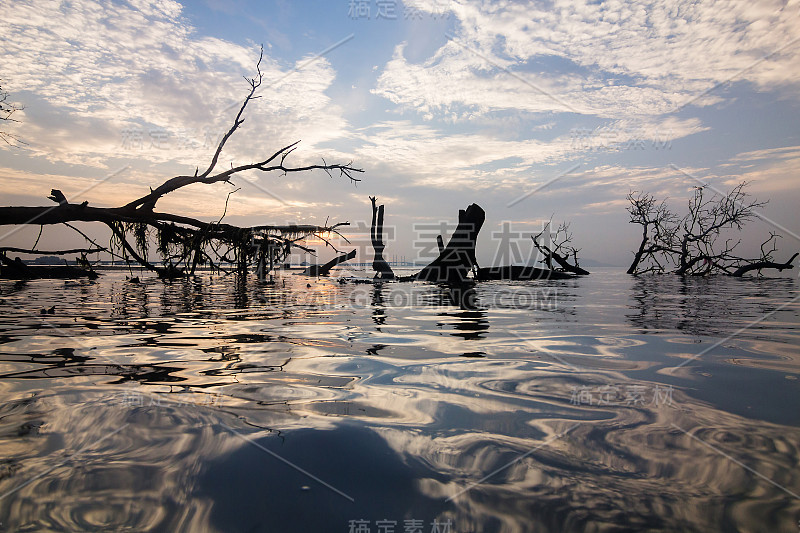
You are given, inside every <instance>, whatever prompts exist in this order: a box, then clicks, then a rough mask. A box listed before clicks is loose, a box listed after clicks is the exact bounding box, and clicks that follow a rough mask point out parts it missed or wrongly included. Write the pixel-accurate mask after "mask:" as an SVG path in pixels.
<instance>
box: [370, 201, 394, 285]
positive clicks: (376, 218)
mask: <svg viewBox="0 0 800 533" xmlns="http://www.w3.org/2000/svg"><path fill="white" fill-rule="evenodd" d="M369 199H370V201H371V202H372V225H371V226H370V231H369V236H370V240H371V241H372V249H373V250H374V254H375V255H374V259H373V260H372V269H373V270H374V271H375V278H377V279H394V272H393V271H392V267H391V266H389V263H387V262H386V259H384V257H383V250H384V249H385V248H386V243H384V242H383V204H381V205H380V206H378V205H376V202H377V198H376V197H375V196H370V197H369Z"/></svg>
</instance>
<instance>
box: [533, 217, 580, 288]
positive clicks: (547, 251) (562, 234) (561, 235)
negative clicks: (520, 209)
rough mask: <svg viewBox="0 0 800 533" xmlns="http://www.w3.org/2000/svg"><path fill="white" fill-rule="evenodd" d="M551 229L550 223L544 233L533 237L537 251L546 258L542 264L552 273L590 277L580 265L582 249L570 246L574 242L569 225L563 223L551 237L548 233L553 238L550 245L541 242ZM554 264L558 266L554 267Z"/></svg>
mask: <svg viewBox="0 0 800 533" xmlns="http://www.w3.org/2000/svg"><path fill="white" fill-rule="evenodd" d="M549 227H550V222H548V223H547V224H546V225H545V227H544V229H542V231H540V232H539V233H537V234H536V235H531V239H533V245H534V246H536V249H537V250H539V252H540V253H541V254H542V255H543V256H544V259H542V260H541V261H540V262H542V263H544V264H546V265H547V268H549V269H550V270H552V271H557V272H569V273H571V274H577V275H579V276H587V275H589V272H588V271H587V270H584V269H583V268H581V267H580V265H579V264H578V252H580V249H578V248H575V247H574V246H572V245H570V243H571V242H572V233H570V231H569V224H566V223H562V224H560V225H559V226H558V229H556V232H555V233H554V234H552V235H551V234H549V233H548V236H549V237H551V242H550V245H548V244H546V243H544V242H539V239H541V237H542V235H543V234H544V232H545V231H547V230H548V228H549ZM551 246H552V248H551ZM570 256H572V263H570V262H569V258H570ZM553 262H555V264H556V265H558V266H554V265H553Z"/></svg>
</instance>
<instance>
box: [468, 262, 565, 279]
mask: <svg viewBox="0 0 800 533" xmlns="http://www.w3.org/2000/svg"><path fill="white" fill-rule="evenodd" d="M574 277H575V276H574V275H573V274H568V273H566V272H559V271H558V270H550V269H546V268H537V267H534V266H528V265H507V266H493V267H484V268H479V269H478V270H477V272H476V274H475V279H476V280H477V281H490V280H501V281H532V280H537V279H572V278H574Z"/></svg>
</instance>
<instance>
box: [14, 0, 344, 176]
mask: <svg viewBox="0 0 800 533" xmlns="http://www.w3.org/2000/svg"><path fill="white" fill-rule="evenodd" d="M4 13H5V14H4V17H3V19H2V20H1V21H0V60H2V61H3V64H5V65H13V68H12V69H10V70H9V71H7V72H5V73H4V82H5V83H6V84H7V88H8V89H9V90H10V91H11V92H12V93H14V95H15V97H17V98H18V99H19V98H22V97H23V96H25V95H27V96H28V100H29V101H28V102H26V105H27V107H28V110H29V112H28V115H27V117H26V122H25V131H24V134H23V135H24V136H23V138H24V139H25V140H26V141H27V142H28V143H29V146H28V147H27V151H26V152H25V153H26V154H27V155H30V156H33V157H45V158H47V159H49V160H51V161H61V162H66V163H71V164H84V165H90V166H103V165H104V159H105V158H108V157H112V156H113V157H135V158H144V159H147V160H149V161H153V162H162V163H163V162H170V161H171V162H174V163H179V164H181V165H193V164H198V163H200V164H202V162H204V161H208V160H209V158H210V154H211V153H212V151H213V144H214V143H210V142H209V138H210V137H211V138H213V139H218V138H219V136H220V135H221V134H222V133H223V132H224V131H226V130H227V129H228V128H229V127H230V125H231V123H232V120H233V116H234V115H235V113H236V111H237V110H238V108H239V106H240V104H241V102H242V100H243V99H244V96H245V94H246V92H247V89H248V86H247V84H246V83H245V82H244V81H243V80H242V78H241V76H242V74H245V75H248V76H252V75H253V74H254V72H255V63H256V59H257V58H258V49H257V47H256V46H255V45H253V46H251V47H243V46H240V45H238V44H234V43H231V42H228V41H224V40H221V39H217V38H213V37H206V36H200V35H197V34H196V32H195V30H194V28H193V27H192V26H191V25H190V24H189V23H188V22H187V21H186V20H185V19H184V18H182V6H181V5H180V4H178V3H177V2H172V1H169V0H162V1H160V2H129V3H128V4H121V3H113V2H108V1H106V2H99V3H97V2H90V1H86V0H78V1H75V2H69V3H62V2H58V1H49V2H48V1H39V2H18V3H15V5H14V6H11V7H8V8H7V9H6V10H4ZM309 59H311V58H310V57H305V58H302V59H301V60H299V61H298V62H297V63H296V64H294V65H282V64H280V63H279V62H278V61H277V60H276V59H274V58H271V57H270V56H269V55H268V54H267V55H265V57H264V59H263V60H262V63H261V70H262V72H263V74H264V83H263V86H262V87H261V89H260V90H259V94H260V95H262V96H263V98H261V99H260V100H255V101H253V102H251V104H250V106H249V107H248V110H247V113H246V122H245V124H244V125H243V126H242V132H241V133H239V134H238V135H237V136H235V137H234V139H232V142H231V144H230V146H229V147H227V148H228V150H227V151H226V152H227V154H226V156H225V159H226V160H227V159H233V160H238V161H242V160H253V159H256V158H258V157H260V156H263V155H264V148H263V147H264V146H268V147H270V149H274V148H276V147H277V146H278V145H285V144H288V143H289V142H292V141H295V140H297V139H299V138H301V137H302V138H303V139H304V140H305V141H306V143H305V144H306V146H309V145H311V146H313V145H314V144H316V143H320V142H324V141H326V140H330V139H333V138H338V137H341V136H342V135H345V131H346V130H345V128H346V126H347V124H346V121H344V120H342V118H341V109H339V108H338V106H336V105H335V104H333V103H332V102H331V101H330V98H329V97H328V96H327V95H326V94H325V90H326V89H327V88H328V87H329V86H330V85H331V83H332V82H333V80H334V77H335V73H334V71H333V69H332V68H331V66H330V64H329V63H328V62H327V61H326V60H325V59H324V58H319V59H316V60H314V61H308V60H309ZM37 103H41V106H40V107H41V108H40V109H34V104H37ZM256 124H258V127H252V126H251V125H256ZM321 124H324V126H321ZM70 130H73V131H74V132H75V133H76V134H73V135H70V134H69V131H70ZM301 134H302V135H301ZM132 137H133V141H134V142H131V141H132ZM165 144H166V145H167V148H168V149H164V148H165V146H164V145H165ZM177 144H180V146H177ZM302 157H303V156H302V154H298V157H297V158H296V160H302Z"/></svg>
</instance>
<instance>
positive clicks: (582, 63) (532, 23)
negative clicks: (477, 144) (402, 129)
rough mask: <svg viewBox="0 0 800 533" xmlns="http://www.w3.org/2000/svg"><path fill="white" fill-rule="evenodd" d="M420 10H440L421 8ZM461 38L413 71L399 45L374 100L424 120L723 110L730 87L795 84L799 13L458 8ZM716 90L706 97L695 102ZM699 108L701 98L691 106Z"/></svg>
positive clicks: (601, 5)
mask: <svg viewBox="0 0 800 533" xmlns="http://www.w3.org/2000/svg"><path fill="white" fill-rule="evenodd" d="M419 6H420V8H421V9H427V10H429V11H431V12H433V11H434V10H437V9H439V10H440V9H441V2H436V1H432V2H427V3H426V2H422V3H420V4H419ZM447 7H448V8H449V9H450V11H451V13H452V14H453V15H454V16H455V18H456V20H457V22H458V25H457V27H458V30H457V31H456V32H455V33H454V34H453V35H452V39H450V40H449V41H448V42H447V43H446V44H444V45H443V46H442V47H441V48H439V49H438V50H437V51H436V52H435V54H434V55H433V56H431V57H430V58H428V59H427V60H425V61H423V62H421V63H410V62H409V61H408V60H407V59H406V58H405V57H404V54H403V50H404V45H399V46H398V47H397V48H396V50H395V54H394V57H393V58H392V60H391V61H390V62H389V63H388V64H387V65H386V66H385V68H384V69H383V71H382V73H381V76H380V78H379V80H378V84H377V87H376V89H375V91H374V92H375V94H377V95H380V96H382V97H385V98H387V99H389V100H390V101H392V102H394V103H396V104H398V105H404V106H407V107H408V108H413V109H417V110H419V111H420V112H421V113H423V114H428V115H433V116H435V115H436V114H447V113H450V112H453V111H457V112H459V111H462V112H463V111H469V112H477V113H489V112H495V111H500V110H510V109H513V110H519V111H527V112H534V113H541V112H546V111H554V112H567V111H572V112H578V113H582V114H588V115H595V116H599V117H605V118H612V119H623V118H632V117H637V116H638V117H643V116H655V115H660V114H664V113H669V112H671V111H673V110H675V108H677V107H679V106H681V105H683V104H685V103H687V102H693V105H695V106H705V105H709V104H712V103H715V102H718V101H720V98H721V97H720V96H719V95H717V94H714V93H713V91H711V90H712V89H713V88H714V87H715V86H717V85H719V84H723V83H726V82H728V81H743V82H750V83H751V84H753V85H754V86H755V87H756V88H757V89H759V90H773V89H776V88H781V87H787V86H789V87H795V88H796V87H797V85H798V83H800V54H799V53H798V52H797V47H796V46H791V44H792V43H793V42H795V40H796V39H797V36H798V35H800V18H799V17H798V16H797V15H798V8H797V6H796V5H789V6H787V5H785V4H784V3H783V2H777V1H766V2H758V3H752V2H728V1H724V0H718V1H709V2H684V1H674V0H673V1H668V2H661V1H650V2H639V1H636V2H633V1H630V2H623V1H613V0H612V1H609V2H572V1H566V0H556V1H554V2H546V3H531V2H520V3H513V2H498V3H490V2H479V1H478V0H462V1H453V2H450V3H448V4H447ZM708 91H711V92H710V93H709V94H707V95H705V96H704V97H703V98H698V97H699V96H700V95H703V94H704V93H705V92H708ZM695 99H697V100H695Z"/></svg>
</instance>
